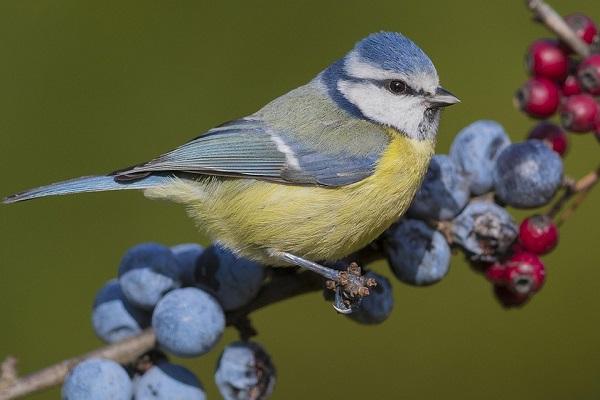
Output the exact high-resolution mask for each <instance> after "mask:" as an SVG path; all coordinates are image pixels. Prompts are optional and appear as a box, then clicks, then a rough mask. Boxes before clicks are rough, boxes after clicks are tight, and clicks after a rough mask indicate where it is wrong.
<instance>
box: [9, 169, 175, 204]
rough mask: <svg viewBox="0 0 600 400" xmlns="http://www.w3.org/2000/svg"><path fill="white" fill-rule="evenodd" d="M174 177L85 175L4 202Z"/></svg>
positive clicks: (153, 183) (141, 185)
mask: <svg viewBox="0 0 600 400" xmlns="http://www.w3.org/2000/svg"><path fill="white" fill-rule="evenodd" d="M172 179H173V176H172V175H170V174H163V175H150V176H147V177H145V178H142V179H139V180H133V181H116V180H115V177H114V176H111V175H104V176H84V177H81V178H75V179H70V180H67V181H63V182H58V183H53V184H51V185H47V186H40V187H38V188H35V189H30V190H26V191H24V192H21V193H17V194H13V195H11V196H8V197H6V198H4V200H3V201H2V202H3V203H4V204H11V203H17V202H19V201H25V200H32V199H37V198H39V197H47V196H61V195H66V194H73V193H83V192H104V191H108V190H126V189H148V188H152V187H157V186H161V185H165V184H168V183H169V182H171V181H172Z"/></svg>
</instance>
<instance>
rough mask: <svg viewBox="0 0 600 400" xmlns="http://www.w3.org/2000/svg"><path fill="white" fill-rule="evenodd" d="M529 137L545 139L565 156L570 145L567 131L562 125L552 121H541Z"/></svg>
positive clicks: (553, 148)
mask: <svg viewBox="0 0 600 400" xmlns="http://www.w3.org/2000/svg"><path fill="white" fill-rule="evenodd" d="M527 138H528V139H538V140H543V141H544V142H545V143H546V144H547V145H548V146H550V147H551V148H552V150H554V151H555V152H557V153H558V154H559V155H560V156H564V155H565V153H566V152H567V148H568V147H569V138H568V136H567V133H566V132H565V131H564V130H563V129H562V128H561V127H560V126H558V125H555V124H553V123H551V122H546V121H543V122H540V123H539V124H537V125H536V126H535V127H534V128H533V129H532V130H531V132H529V136H528V137H527Z"/></svg>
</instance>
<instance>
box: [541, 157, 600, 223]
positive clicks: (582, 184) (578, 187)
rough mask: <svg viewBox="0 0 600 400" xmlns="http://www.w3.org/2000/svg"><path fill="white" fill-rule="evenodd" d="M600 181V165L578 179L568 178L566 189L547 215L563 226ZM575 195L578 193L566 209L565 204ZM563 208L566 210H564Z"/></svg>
mask: <svg viewBox="0 0 600 400" xmlns="http://www.w3.org/2000/svg"><path fill="white" fill-rule="evenodd" d="M598 181H600V166H598V167H597V168H596V169H595V170H593V171H591V172H589V173H587V174H586V175H584V176H583V177H582V178H580V179H579V180H577V181H569V180H567V182H566V184H565V191H564V192H563V194H562V195H561V196H560V197H559V198H558V200H557V201H556V202H555V203H554V204H553V205H552V207H551V208H550V210H549V211H548V212H547V213H546V215H548V216H549V217H551V218H553V219H555V220H556V225H558V226H561V225H562V224H563V223H564V222H565V221H566V220H567V219H569V218H570V217H571V215H573V213H574V212H575V210H576V209H577V208H578V207H579V206H580V205H581V203H583V201H584V200H585V199H586V197H587V195H588V194H589V192H590V191H591V190H592V188H593V187H594V186H595V185H596V184H597V183H598ZM575 195H577V197H576V198H575V201H574V202H573V203H572V204H571V205H570V206H569V207H568V208H566V209H565V206H566V205H567V203H568V202H569V200H570V199H571V198H572V197H573V196H575ZM563 210H564V212H562V211H563ZM561 212H562V214H561ZM559 214H560V216H559Z"/></svg>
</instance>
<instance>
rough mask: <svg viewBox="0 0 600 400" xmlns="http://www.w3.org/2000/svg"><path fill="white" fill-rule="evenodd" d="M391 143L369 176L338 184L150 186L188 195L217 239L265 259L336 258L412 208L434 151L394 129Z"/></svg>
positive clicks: (193, 211) (182, 198)
mask: <svg viewBox="0 0 600 400" xmlns="http://www.w3.org/2000/svg"><path fill="white" fill-rule="evenodd" d="M388 134H389V136H390V143H389V146H388V147H387V149H386V150H385V152H384V154H383V155H382V157H381V159H380V161H379V163H378V165H377V168H376V170H375V172H374V173H373V175H371V176H370V177H368V178H366V179H364V180H362V181H360V182H357V183H354V184H351V185H348V186H343V187H339V188H325V187H315V186H293V185H283V184H278V183H273V182H266V181H256V180H248V179H222V178H207V179H206V180H203V181H198V182H189V181H177V182H176V183H174V184H173V185H172V186H171V187H169V188H167V189H164V190H160V191H153V192H151V193H148V194H149V195H150V196H152V197H162V198H165V197H167V198H169V199H171V200H176V201H179V202H183V203H186V204H187V205H188V207H189V212H190V215H191V216H192V217H193V218H195V219H196V221H197V222H198V224H199V226H200V227H201V228H202V229H204V230H206V231H207V232H208V234H209V235H210V236H211V238H212V239H213V240H217V241H219V242H220V243H222V244H223V245H225V246H227V247H229V248H231V249H232V250H234V251H237V252H238V253H240V254H241V255H243V256H245V257H249V258H253V259H255V260H258V261H261V262H265V263H268V262H270V261H271V260H269V259H268V258H267V256H266V252H265V250H266V249H277V250H281V251H287V252H290V253H293V254H295V255H298V256H301V257H305V258H308V259H311V260H335V259H339V258H342V257H344V256H346V255H348V254H351V253H352V252H354V251H356V250H359V249H360V248H362V247H364V246H365V245H367V244H368V243H370V242H371V241H373V240H374V239H375V238H377V236H379V235H380V234H381V233H382V232H383V231H384V230H385V229H386V228H387V227H389V226H390V225H391V224H392V223H393V222H395V221H396V220H397V219H398V218H399V217H400V216H401V215H402V214H403V213H404V212H405V211H406V209H407V208H408V206H409V205H410V202H411V200H412V198H413V196H414V195H415V193H416V191H417V189H418V187H419V186H420V184H421V181H422V178H423V176H424V174H425V171H426V170H427V166H428V164H429V160H430V158H431V156H432V154H433V151H434V143H433V141H416V140H411V139H408V138H406V137H405V136H404V135H401V134H400V133H398V132H396V131H394V130H391V129H389V130H388Z"/></svg>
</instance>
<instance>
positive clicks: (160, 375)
mask: <svg viewBox="0 0 600 400" xmlns="http://www.w3.org/2000/svg"><path fill="white" fill-rule="evenodd" d="M134 397H135V400H173V399H177V400H204V399H206V393H205V392H204V388H203V387H202V383H200V381H199V380H198V378H196V376H195V375H194V374H193V373H192V372H191V371H189V370H188V369H186V368H184V367H182V366H179V365H175V364H171V363H168V362H162V363H159V364H158V365H155V366H153V367H152V368H150V369H149V370H148V371H146V372H145V373H144V375H142V376H141V378H139V379H138V381H137V382H136V384H135V396H134Z"/></svg>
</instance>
